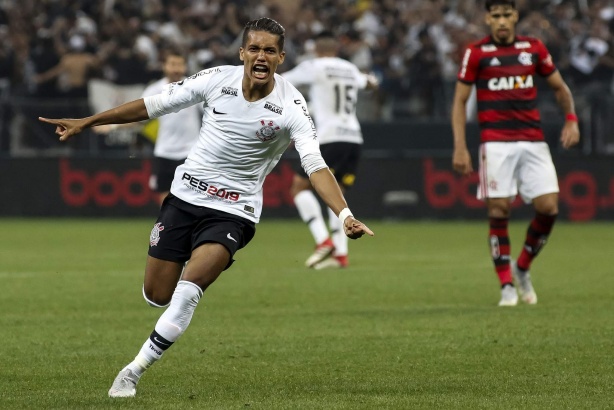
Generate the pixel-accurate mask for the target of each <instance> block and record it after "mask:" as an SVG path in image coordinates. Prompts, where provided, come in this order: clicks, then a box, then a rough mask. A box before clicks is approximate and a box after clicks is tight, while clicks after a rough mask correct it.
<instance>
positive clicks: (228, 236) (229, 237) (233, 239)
mask: <svg viewBox="0 0 614 410" xmlns="http://www.w3.org/2000/svg"><path fill="white" fill-rule="evenodd" d="M226 237H227V238H228V239H230V240H231V241H235V242H237V240H236V239H235V238H233V237H232V236H231V235H230V234H228V235H226ZM237 243H239V242H237Z"/></svg>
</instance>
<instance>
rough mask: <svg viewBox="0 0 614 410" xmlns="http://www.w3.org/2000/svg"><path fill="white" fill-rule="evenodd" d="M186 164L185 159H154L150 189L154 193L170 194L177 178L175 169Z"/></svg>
mask: <svg viewBox="0 0 614 410" xmlns="http://www.w3.org/2000/svg"><path fill="white" fill-rule="evenodd" d="M184 162H185V159H179V160H174V159H168V158H161V157H153V159H152V170H151V180H150V183H149V188H150V189H151V190H152V191H154V192H169V191H170V190H171V184H172V183H173V178H174V177H175V169H176V168H177V167H178V166H179V165H181V164H183V163H184Z"/></svg>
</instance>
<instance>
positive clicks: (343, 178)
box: [296, 142, 362, 190]
mask: <svg viewBox="0 0 614 410" xmlns="http://www.w3.org/2000/svg"><path fill="white" fill-rule="evenodd" d="M361 149H362V145H360V144H355V143H352V142H330V143H328V144H322V145H320V152H321V153H322V158H324V162H326V165H328V167H329V168H330V171H331V172H332V173H333V175H334V176H335V179H336V180H337V182H338V183H339V185H341V186H342V187H344V188H345V189H346V190H347V189H348V188H350V187H351V186H352V185H354V180H355V179H356V169H357V168H358V161H359V160H360V154H361ZM296 172H297V173H298V175H300V176H302V177H303V178H307V174H306V173H305V171H304V170H303V167H301V165H300V163H299V164H298V167H297V169H296Z"/></svg>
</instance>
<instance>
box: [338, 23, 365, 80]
mask: <svg viewBox="0 0 614 410" xmlns="http://www.w3.org/2000/svg"><path fill="white" fill-rule="evenodd" d="M340 42H341V55H340V56H341V57H342V58H345V59H346V60H348V61H350V62H352V63H354V65H355V66H356V67H358V69H359V70H360V71H362V72H364V73H366V72H369V71H371V66H372V65H373V59H372V56H371V49H370V48H369V46H368V45H367V43H365V42H364V41H363V40H362V38H361V36H360V33H359V32H358V31H356V30H354V29H351V30H349V31H348V32H347V33H345V34H344V35H342V36H341V38H340Z"/></svg>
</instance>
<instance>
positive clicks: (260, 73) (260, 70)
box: [252, 64, 269, 80]
mask: <svg viewBox="0 0 614 410" xmlns="http://www.w3.org/2000/svg"><path fill="white" fill-rule="evenodd" d="M252 71H253V72H254V77H256V78H258V79H260V80H263V79H265V78H266V77H267V76H268V75H269V68H268V67H267V66H265V65H263V64H256V65H255V66H254V68H253V69H252Z"/></svg>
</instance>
